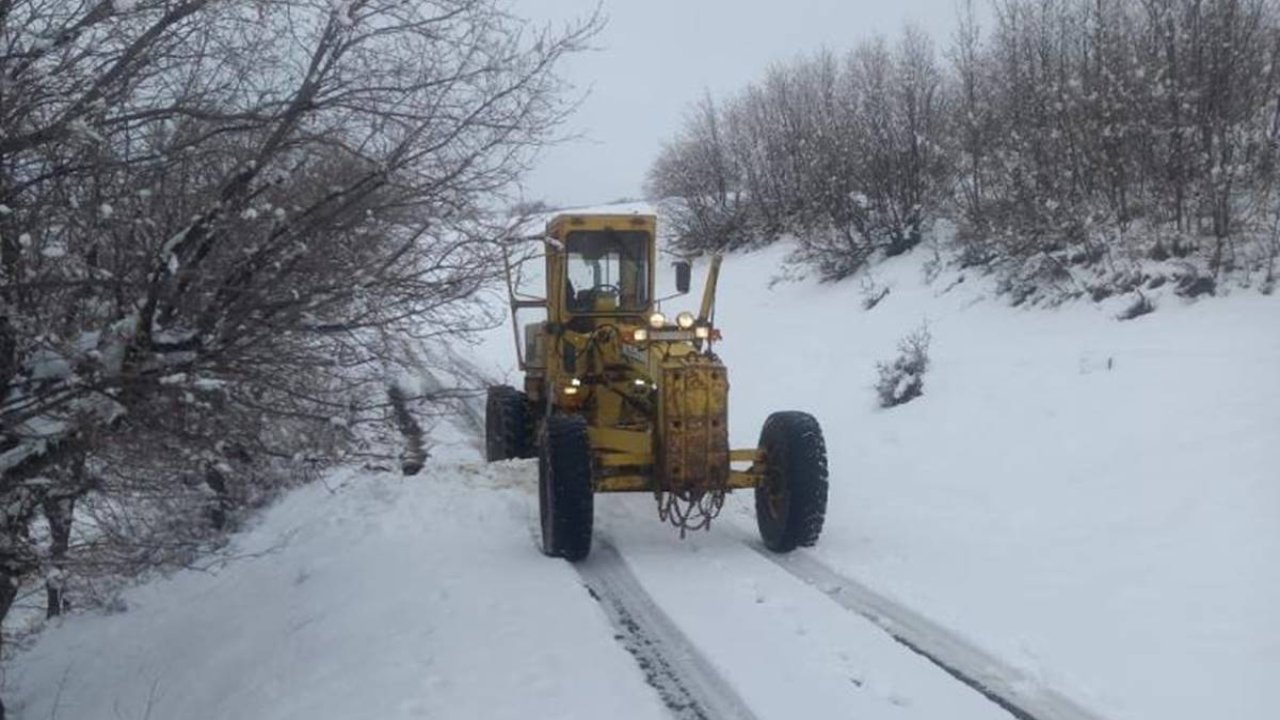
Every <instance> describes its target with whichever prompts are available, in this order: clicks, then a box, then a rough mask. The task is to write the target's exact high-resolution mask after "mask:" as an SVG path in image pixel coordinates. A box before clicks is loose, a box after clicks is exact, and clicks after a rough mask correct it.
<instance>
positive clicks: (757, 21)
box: [512, 0, 986, 205]
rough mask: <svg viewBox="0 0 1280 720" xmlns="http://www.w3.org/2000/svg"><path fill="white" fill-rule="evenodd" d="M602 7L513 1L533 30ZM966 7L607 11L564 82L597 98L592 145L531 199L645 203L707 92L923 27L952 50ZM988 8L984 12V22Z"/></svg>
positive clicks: (802, 2) (654, 3) (590, 115)
mask: <svg viewBox="0 0 1280 720" xmlns="http://www.w3.org/2000/svg"><path fill="white" fill-rule="evenodd" d="M596 2H597V0H513V1H512V6H513V8H514V9H515V11H516V12H517V13H519V14H521V15H523V16H525V17H527V18H530V19H535V20H540V21H552V22H562V21H563V20H565V19H566V18H571V17H574V16H580V15H584V14H589V13H590V11H591V9H592V8H593V7H595V4H596ZM957 2H959V0H895V1H893V2H883V1H879V0H603V5H604V12H605V14H606V15H607V16H608V19H609V22H608V26H607V27H606V28H605V30H604V32H602V33H601V34H600V35H599V36H598V37H597V38H596V41H595V45H596V46H597V47H599V49H598V50H596V51H592V52H589V53H586V54H583V55H578V56H575V57H573V58H570V59H569V61H568V64H567V65H566V68H565V70H566V72H565V75H566V77H567V78H568V79H570V80H572V81H573V82H575V83H577V84H578V85H579V86H580V88H582V89H583V90H586V89H587V88H590V94H589V95H588V97H587V99H586V100H585V102H584V103H583V105H582V107H581V108H580V109H579V110H578V112H577V113H576V115H575V116H574V118H573V120H572V121H571V125H570V127H569V128H568V129H569V130H570V131H574V132H578V133H582V134H583V135H584V136H585V137H584V139H582V140H579V141H575V142H571V143H567V144H565V145H561V146H557V147H554V148H551V149H549V150H548V151H546V153H545V154H544V156H543V157H542V159H541V160H540V162H539V163H538V166H537V168H536V169H535V171H534V172H533V173H532V174H531V175H530V176H529V177H528V179H527V181H526V187H525V195H526V198H527V199H530V200H537V199H541V200H547V201H548V202H551V203H552V204H554V205H587V204H595V203H604V202H609V201H612V200H616V199H618V198H621V197H639V196H641V194H642V186H643V183H644V176H645V172H646V171H647V170H648V168H649V165H650V163H651V162H652V161H653V158H654V157H655V156H656V154H657V152H658V148H659V147H660V145H661V143H662V142H663V141H664V140H666V139H668V138H670V137H672V136H673V135H674V134H675V133H676V131H677V130H678V129H679V127H680V124H681V118H682V117H683V115H684V113H685V111H686V109H687V108H688V107H689V105H690V104H691V103H692V102H693V101H694V100H696V99H697V98H698V97H699V96H700V95H701V94H702V93H703V92H704V90H709V91H710V92H711V94H712V96H713V97H716V98H723V97H725V96H726V95H729V94H732V93H733V92H735V91H737V90H738V89H739V88H742V87H743V86H745V85H746V84H747V83H749V82H751V81H753V80H756V79H758V78H759V77H761V75H762V74H763V73H764V71H765V69H766V68H767V67H768V66H769V64H770V63H773V62H777V61H785V60H789V59H791V58H794V57H796V56H798V55H802V54H805V53H809V52H811V51H813V50H816V49H818V48H821V47H827V48H829V49H831V50H834V51H837V52H843V51H845V50H847V49H849V48H851V47H853V46H854V45H855V44H856V43H857V42H858V41H859V40H860V39H863V38H866V37H870V36H873V35H875V34H877V33H879V34H883V35H887V36H890V37H893V36H896V35H897V34H898V33H899V32H900V31H901V29H902V27H903V26H904V25H905V24H907V23H909V22H910V23H915V24H917V25H919V26H920V27H922V28H924V29H925V30H926V31H928V32H929V34H930V35H931V36H932V37H933V39H934V42H935V44H936V45H937V46H938V47H939V49H942V48H943V47H944V46H945V45H946V44H947V41H948V40H949V38H950V35H951V33H952V32H953V30H954V28H955V18H956V7H957ZM985 5H986V3H985V2H983V0H977V2H975V6H978V7H980V8H981V9H983V10H985Z"/></svg>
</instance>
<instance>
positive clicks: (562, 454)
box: [538, 415, 595, 561]
mask: <svg viewBox="0 0 1280 720" xmlns="http://www.w3.org/2000/svg"><path fill="white" fill-rule="evenodd" d="M539 445H540V447H539V453H538V510H539V514H540V515H541V520H542V551H543V552H544V553H546V554H547V555H551V556H553V557H556V556H558V557H563V558H564V559H566V560H570V561H577V560H581V559H583V558H585V557H586V556H587V554H588V553H590V552H591V526H592V521H593V519H594V514H595V496H594V495H593V494H592V493H593V489H592V484H591V442H590V440H589V439H588V436H587V421H586V419H585V418H583V417H581V416H578V415H552V416H551V417H549V418H547V422H546V423H545V427H544V428H543V431H542V437H541V438H540V442H539Z"/></svg>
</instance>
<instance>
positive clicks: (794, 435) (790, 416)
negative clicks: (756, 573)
mask: <svg viewBox="0 0 1280 720" xmlns="http://www.w3.org/2000/svg"><path fill="white" fill-rule="evenodd" d="M759 447H760V449H762V450H764V456H765V457H764V464H765V479H764V481H763V482H762V483H761V484H760V485H758V486H757V487H756V522H757V524H758V525H759V526H760V537H761V538H762V539H763V540H764V544H765V546H766V547H768V548H769V549H770V550H772V551H774V552H779V553H785V552H791V551H792V550H794V549H796V547H798V546H802V545H803V546H809V545H813V544H814V543H816V542H817V541H818V535H820V534H821V533H822V523H823V520H824V519H825V518H826V514H827V445H826V442H825V441H824V440H823V437H822V427H821V426H819V425H818V421H817V420H816V419H814V417H813V416H812V415H810V414H808V413H803V412H795V411H789V412H776V413H773V414H772V415H770V416H769V418H768V419H767V420H765V423H764V428H763V429H762V430H761V431H760V445H759Z"/></svg>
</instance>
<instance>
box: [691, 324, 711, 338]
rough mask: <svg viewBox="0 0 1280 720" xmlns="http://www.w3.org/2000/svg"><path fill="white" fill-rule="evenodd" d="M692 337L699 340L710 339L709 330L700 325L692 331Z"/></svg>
mask: <svg viewBox="0 0 1280 720" xmlns="http://www.w3.org/2000/svg"><path fill="white" fill-rule="evenodd" d="M693 336H694V337H696V338H698V339H699V340H706V339H707V338H709V337H711V328H710V327H708V326H706V325H700V326H698V327H696V328H694V329H693Z"/></svg>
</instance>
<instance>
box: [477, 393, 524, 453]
mask: <svg viewBox="0 0 1280 720" xmlns="http://www.w3.org/2000/svg"><path fill="white" fill-rule="evenodd" d="M530 427H532V422H531V417H530V413H529V398H528V396H526V395H525V394H524V393H522V392H520V391H519V390H516V389H515V388H513V387H511V386H510V385H495V386H493V387H491V388H489V398H488V401H487V402H486V403H485V406H484V450H485V453H484V454H485V459H486V460H488V461H489V462H493V461H495V460H512V459H514V458H528V457H533V442H532V438H531V437H530V435H532V433H531V432H530Z"/></svg>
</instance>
